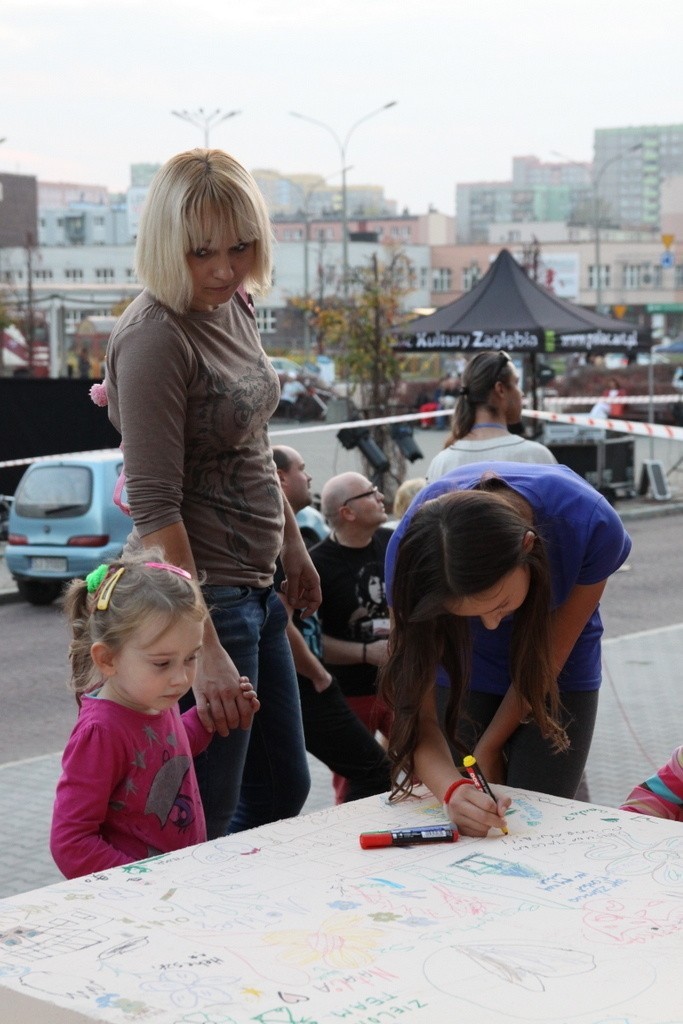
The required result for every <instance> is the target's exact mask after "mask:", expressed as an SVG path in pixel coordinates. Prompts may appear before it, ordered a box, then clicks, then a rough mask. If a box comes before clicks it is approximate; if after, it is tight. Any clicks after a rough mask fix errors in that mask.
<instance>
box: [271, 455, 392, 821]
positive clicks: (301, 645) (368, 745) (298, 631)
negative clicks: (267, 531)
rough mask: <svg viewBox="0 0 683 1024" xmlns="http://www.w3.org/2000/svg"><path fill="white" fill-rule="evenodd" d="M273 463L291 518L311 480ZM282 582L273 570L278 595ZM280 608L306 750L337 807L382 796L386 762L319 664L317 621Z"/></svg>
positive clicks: (291, 458) (279, 461) (298, 467)
mask: <svg viewBox="0 0 683 1024" xmlns="http://www.w3.org/2000/svg"><path fill="white" fill-rule="evenodd" d="M273 458H274V460H275V466H276V468H277V475H278V479H279V481H280V486H281V487H282V490H283V492H284V494H285V497H286V498H287V500H288V501H289V504H290V505H291V507H292V509H293V510H294V512H295V513H296V512H299V511H300V510H301V509H302V508H305V507H306V505H308V504H310V501H311V491H310V484H311V477H310V476H309V475H308V473H307V472H306V467H305V465H304V461H303V459H302V457H301V455H300V454H299V452H297V451H296V450H295V449H294V448H288V447H285V446H284V445H276V446H275V447H274V448H273ZM283 578H284V576H283V573H282V569H281V567H280V565H279V564H278V569H277V572H276V576H275V587H276V589H277V590H278V592H279V588H280V584H281V582H282V579H283ZM283 603H284V604H285V607H286V608H287V611H288V613H289V616H290V621H289V624H288V627H287V636H288V638H289V642H290V646H291V648H292V654H293V657H294V664H295V666H296V670H297V678H298V681H299V696H300V699H301V712H302V717H303V724H304V738H305V741H306V749H307V750H308V752H309V753H310V754H313V756H314V757H317V758H318V760H319V761H322V762H323V764H326V765H327V766H328V768H330V770H331V771H332V772H333V773H334V776H335V792H336V794H337V803H341V802H342V801H349V800H358V799H360V798H361V797H366V796H373V795H374V794H377V793H385V792H387V791H388V789H389V788H390V764H389V760H388V758H387V756H386V754H385V752H384V750H383V749H382V747H381V746H380V745H379V743H378V742H377V741H376V739H375V738H374V735H373V734H372V733H371V732H370V731H369V730H368V729H367V728H366V726H365V725H364V724H363V722H362V721H360V719H359V718H358V717H357V715H356V714H354V712H353V711H352V710H351V708H350V707H349V705H348V704H347V702H346V700H345V699H344V695H343V693H342V691H341V689H340V687H339V683H338V682H337V680H336V679H335V678H334V676H333V675H332V674H331V673H330V672H329V671H328V669H327V668H326V667H325V665H324V664H323V663H322V661H321V659H322V656H323V642H322V633H321V629H320V621H319V619H318V617H317V615H310V616H308V617H307V618H305V619H302V618H301V616H300V614H299V612H298V611H296V610H295V611H294V612H293V613H292V609H291V608H290V607H289V606H288V605H287V604H286V602H285V601H284V598H283ZM337 780H339V781H338V782H337Z"/></svg>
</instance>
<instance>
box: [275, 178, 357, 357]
mask: <svg viewBox="0 0 683 1024" xmlns="http://www.w3.org/2000/svg"><path fill="white" fill-rule="evenodd" d="M345 170H347V171H350V170H351V168H350V167H346V168H345ZM338 173H339V172H338V171H336V172H335V174H338ZM332 177H334V175H333V174H330V175H328V176H327V177H326V178H322V177H321V178H317V179H316V180H315V181H314V182H313V183H312V184H310V185H309V186H308V188H304V187H303V186H302V185H298V184H297V183H296V182H295V181H290V185H292V186H293V187H294V188H295V189H296V190H297V192H299V194H300V195H301V200H302V203H301V212H302V214H303V218H304V299H306V300H307V301H308V297H309V290H310V274H309V259H308V256H309V246H310V241H311V210H310V202H311V197H312V195H313V193H314V192H315V190H316V189H317V188H320V186H321V185H326V184H327V183H328V181H329V180H330V178H332ZM310 348H311V325H310V315H309V312H308V310H306V311H305V314H304V351H305V353H306V357H308V355H309V353H310Z"/></svg>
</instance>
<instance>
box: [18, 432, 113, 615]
mask: <svg viewBox="0 0 683 1024" xmlns="http://www.w3.org/2000/svg"><path fill="white" fill-rule="evenodd" d="M122 465H123V456H122V455H121V452H120V451H102V452H88V453H87V454H83V455H69V456H64V457H62V458H46V459H38V460H36V462H34V463H32V465H31V466H29V468H28V469H27V470H26V472H25V473H24V475H23V477H22V478H21V480H20V481H19V486H18V487H17V490H16V493H15V495H14V501H13V502H12V507H11V509H10V515H9V524H8V527H9V536H8V538H7V546H6V548H5V562H6V565H7V568H8V569H9V571H10V572H11V574H12V576H13V577H14V579H15V580H16V583H17V588H18V590H19V593H20V594H21V596H22V597H23V598H25V600H27V601H30V602H31V604H50V603H51V602H52V601H54V600H55V598H56V597H58V596H59V595H60V593H61V591H62V588H63V586H64V584H65V583H66V582H67V581H68V580H71V579H75V578H77V577H84V576H86V575H87V574H88V573H89V572H90V571H91V570H92V569H94V568H96V567H97V566H98V565H99V564H100V563H101V562H107V561H109V560H111V559H112V558H116V557H117V556H118V555H119V554H120V553H121V549H122V548H123V545H124V543H125V541H126V538H127V537H128V534H129V533H130V531H131V528H132V521H131V519H130V518H129V517H128V516H127V515H125V514H124V513H123V512H122V511H121V510H120V509H119V508H118V507H117V506H116V505H115V504H114V502H113V500H112V495H113V493H114V487H115V485H116V481H117V479H118V476H119V473H120V472H121V468H122Z"/></svg>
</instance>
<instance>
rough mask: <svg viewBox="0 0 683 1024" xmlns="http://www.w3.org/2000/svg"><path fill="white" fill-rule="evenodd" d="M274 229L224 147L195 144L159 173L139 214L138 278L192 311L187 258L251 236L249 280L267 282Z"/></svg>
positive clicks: (252, 284)
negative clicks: (251, 250) (199, 146)
mask: <svg viewBox="0 0 683 1024" xmlns="http://www.w3.org/2000/svg"><path fill="white" fill-rule="evenodd" d="M271 238H272V233H271V227H270V220H269V217H268V210H267V209H266V204H265V201H264V199H263V196H262V195H261V192H260V191H259V188H258V185H257V184H256V182H255V181H254V179H253V178H252V176H251V174H249V172H248V171H247V170H245V168H244V167H242V165H241V164H239V163H238V162H237V160H235V159H234V157H231V156H230V155H229V154H228V153H224V152H223V150H221V149H192V150H189V151H188V152H187V153H178V154H177V155H176V156H174V157H171V159H170V160H168V161H167V162H166V163H165V164H164V166H163V167H162V168H161V169H160V170H159V171H157V173H156V174H155V176H154V178H153V180H152V184H151V185H150V189H149V193H148V195H147V199H146V201H145V205H144V208H143V211H142V215H141V217H140V227H139V231H138V239H137V245H136V249H135V265H136V272H137V275H138V279H139V280H140V282H141V283H142V284H143V285H145V286H146V287H147V288H149V290H150V292H151V293H152V295H154V297H155V298H156V299H157V300H158V301H159V302H162V303H163V304H164V305H165V306H168V307H169V308H170V309H172V310H173V312H174V313H181V314H182V313H187V311H188V310H189V309H190V305H191V303H192V298H193V287H192V278H191V275H190V270H189V267H188V262H187V257H188V255H189V254H190V253H191V252H193V251H194V250H195V249H199V248H212V247H215V246H220V245H223V244H225V241H226V240H227V241H228V244H230V245H236V244H237V243H238V242H253V243H254V248H255V259H254V267H253V270H252V272H251V274H250V276H249V278H248V279H246V280H245V282H244V285H245V287H246V288H247V290H248V291H253V292H256V293H261V292H264V291H266V290H267V289H268V287H269V286H270V274H271Z"/></svg>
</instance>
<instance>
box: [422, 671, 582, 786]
mask: <svg viewBox="0 0 683 1024" xmlns="http://www.w3.org/2000/svg"><path fill="white" fill-rule="evenodd" d="M598 692H599V691H598V690H575V691H573V692H571V693H563V694H562V695H561V697H562V711H561V715H560V722H561V724H562V726H563V727H564V729H565V730H566V732H567V736H568V737H569V744H570V745H569V749H568V750H566V751H565V752H564V753H561V754H556V753H554V752H553V748H552V745H551V743H550V741H549V740H547V739H544V737H543V736H542V735H541V731H540V729H539V728H538V726H537V725H536V723H535V722H533V721H532V722H528V723H525V724H524V725H520V726H519V727H518V728H517V729H515V731H514V732H513V733H512V735H511V736H510V738H509V739H508V741H507V743H506V744H505V747H504V753H505V756H506V759H507V778H506V783H507V785H508V786H514V787H515V788H518V789H532V790H535V791H536V792H538V793H548V794H550V795H551V796H562V797H567V798H568V799H573V798H574V796H576V793H577V790H578V789H579V784H580V783H581V780H582V776H583V770H584V768H585V767H586V761H587V759H588V752H589V750H590V745H591V740H592V738H593V729H594V728H595V719H596V716H597V713H598ZM448 694H449V691H448V688H447V687H445V686H437V688H436V703H437V709H438V714H439V721H440V722H441V726H442V728H443V726H444V722H445V717H446V705H447V703H448ZM502 699H503V698H502V697H501V696H499V695H497V694H494V693H477V692H473V691H471V690H470V691H468V693H467V694H466V695H465V699H464V707H463V710H464V711H465V714H464V715H463V716H462V718H461V720H460V722H459V724H458V739H459V740H460V741H461V742H462V744H463V745H464V747H465V752H469V753H471V752H472V751H473V750H474V748H475V746H476V744H477V740H478V739H479V737H480V736H481V735H482V733H483V732H484V731H485V729H486V726H487V725H488V724H489V722H490V721H491V719H492V718H493V716H494V715H495V713H496V711H497V710H498V708H499V706H500V702H501V701H502ZM449 743H450V741H449ZM450 746H451V751H452V753H453V759H454V761H455V763H456V765H461V764H462V753H460V752H459V750H458V748H457V747H456V746H455V745H453V744H450ZM583 798H584V799H585V797H583Z"/></svg>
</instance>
